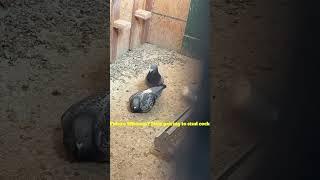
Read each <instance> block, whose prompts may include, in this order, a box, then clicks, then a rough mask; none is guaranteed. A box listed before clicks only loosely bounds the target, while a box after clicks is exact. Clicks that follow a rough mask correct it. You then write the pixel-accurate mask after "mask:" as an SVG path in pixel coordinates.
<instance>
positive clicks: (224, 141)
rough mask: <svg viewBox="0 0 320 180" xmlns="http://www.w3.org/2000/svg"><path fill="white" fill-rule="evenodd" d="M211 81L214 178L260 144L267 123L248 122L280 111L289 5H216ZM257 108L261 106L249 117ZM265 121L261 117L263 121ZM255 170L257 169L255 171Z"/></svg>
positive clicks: (235, 0)
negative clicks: (270, 109)
mask: <svg viewBox="0 0 320 180" xmlns="http://www.w3.org/2000/svg"><path fill="white" fill-rule="evenodd" d="M211 7H212V8H211V10H212V11H211V16H212V18H213V19H212V23H213V33H212V43H213V44H212V51H211V52H212V61H211V62H210V67H209V68H210V79H211V86H212V90H211V92H212V95H213V96H215V99H214V100H213V99H212V101H211V104H212V105H213V106H212V112H213V113H212V114H211V116H212V121H213V122H212V124H214V128H212V130H213V131H212V138H211V139H212V143H211V145H212V148H213V149H214V151H213V156H212V162H213V166H212V167H211V168H212V173H213V177H217V176H218V175H219V174H220V173H221V172H222V171H223V170H224V168H226V167H228V166H229V165H230V163H231V162H232V161H233V160H234V159H236V158H237V157H238V156H239V155H240V154H241V153H242V152H244V151H246V149H247V147H248V146H250V145H251V144H252V143H255V142H256V141H258V140H259V136H260V135H262V133H261V132H265V131H266V130H269V131H270V132H272V130H271V129H268V128H267V124H268V122H262V121H259V119H258V120H254V119H248V118H243V117H245V116H242V115H243V114H246V115H247V114H249V113H248V112H250V114H252V113H254V114H260V113H261V112H260V110H262V111H263V110H265V108H264V105H265V104H272V105H271V106H273V107H275V108H277V105H279V104H280V103H281V102H279V101H277V100H278V99H281V98H279V97H281V94H283V93H284V89H285V86H286V84H285V83H284V82H285V81H286V75H287V72H286V70H287V68H286V67H288V66H289V62H287V59H289V55H290V51H289V48H288V46H287V45H288V42H290V34H289V33H288V30H289V29H290V28H292V27H290V23H291V22H290V21H289V20H288V19H289V15H290V14H289V11H288V8H289V7H290V3H289V2H288V1H272V0H271V1H263V0H216V1H214V2H212V4H211ZM255 102H259V106H257V108H255V110H254V111H250V110H251V109H252V107H253V106H254V104H255ZM260 117H262V116H260ZM252 169H253V168H252Z"/></svg>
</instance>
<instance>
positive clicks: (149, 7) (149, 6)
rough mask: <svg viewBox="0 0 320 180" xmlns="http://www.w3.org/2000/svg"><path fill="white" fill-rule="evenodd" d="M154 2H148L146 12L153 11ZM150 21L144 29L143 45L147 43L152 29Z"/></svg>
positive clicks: (149, 0)
mask: <svg viewBox="0 0 320 180" xmlns="http://www.w3.org/2000/svg"><path fill="white" fill-rule="evenodd" d="M153 3H154V0H146V7H145V8H146V10H147V11H152V8H153ZM150 21H151V20H150V19H149V20H148V21H146V22H144V27H143V29H142V35H141V43H145V42H147V38H148V34H149V29H150Z"/></svg>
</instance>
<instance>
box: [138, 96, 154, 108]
mask: <svg viewBox="0 0 320 180" xmlns="http://www.w3.org/2000/svg"><path fill="white" fill-rule="evenodd" d="M155 100H156V97H155V95H154V94H152V93H146V94H144V95H143V97H142V100H141V102H140V103H141V104H140V107H141V110H142V112H149V111H150V110H151V109H152V107H153V105H154V104H155Z"/></svg>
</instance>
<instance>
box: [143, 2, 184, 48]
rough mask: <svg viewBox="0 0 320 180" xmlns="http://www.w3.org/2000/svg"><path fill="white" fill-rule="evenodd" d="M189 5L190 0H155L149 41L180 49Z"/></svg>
mask: <svg viewBox="0 0 320 180" xmlns="http://www.w3.org/2000/svg"><path fill="white" fill-rule="evenodd" d="M189 6H190V0H175V1H170V0H165V1H164V0H154V4H153V8H152V17H151V22H150V29H149V34H148V38H147V42H149V43H151V44H156V45H159V46H161V47H164V48H168V49H174V50H180V49H181V47H182V41H183V36H184V31H185V27H186V24H187V19H188V13H189Z"/></svg>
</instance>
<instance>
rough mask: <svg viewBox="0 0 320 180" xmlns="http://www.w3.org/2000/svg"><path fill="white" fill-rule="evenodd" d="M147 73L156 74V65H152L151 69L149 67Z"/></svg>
mask: <svg viewBox="0 0 320 180" xmlns="http://www.w3.org/2000/svg"><path fill="white" fill-rule="evenodd" d="M149 72H151V73H152V72H154V73H157V72H158V66H157V65H156V64H152V65H151V67H150V70H149Z"/></svg>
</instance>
